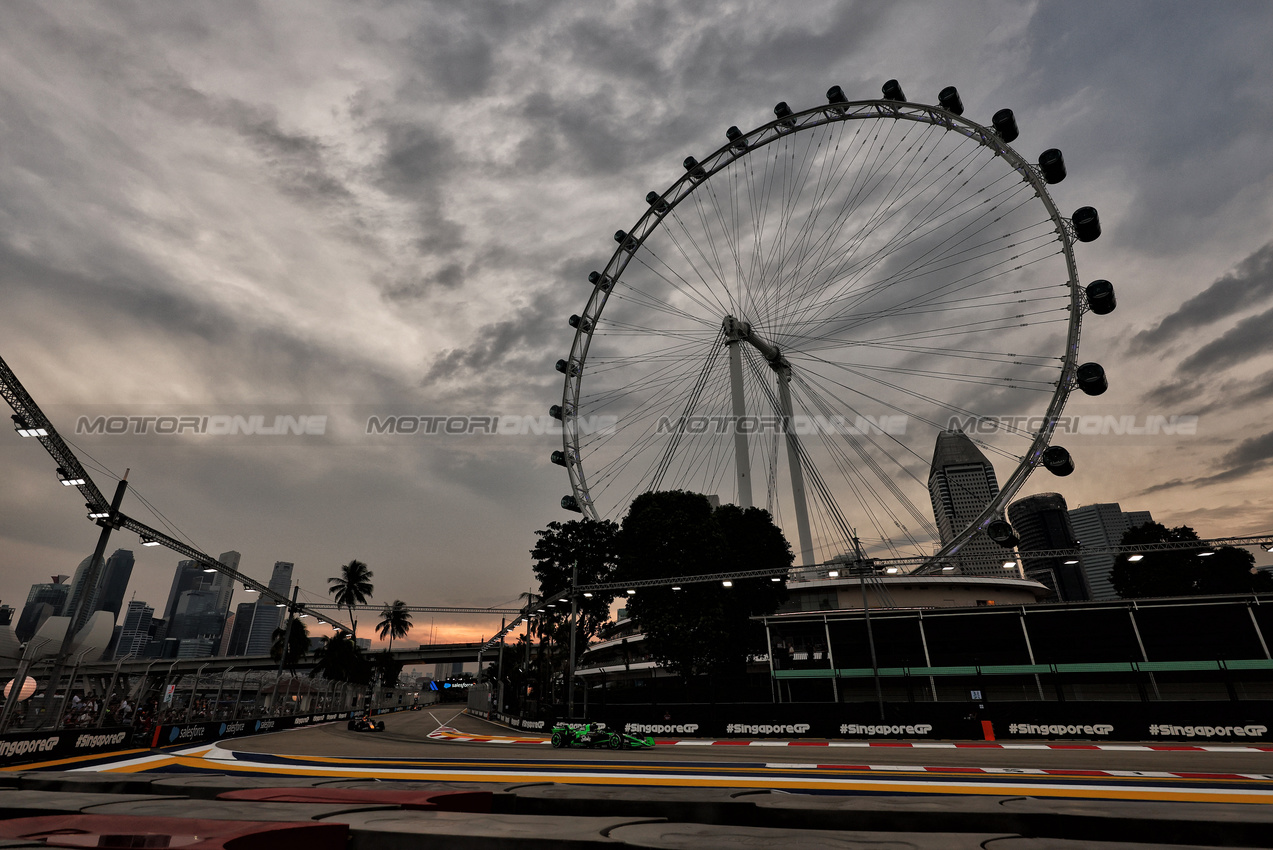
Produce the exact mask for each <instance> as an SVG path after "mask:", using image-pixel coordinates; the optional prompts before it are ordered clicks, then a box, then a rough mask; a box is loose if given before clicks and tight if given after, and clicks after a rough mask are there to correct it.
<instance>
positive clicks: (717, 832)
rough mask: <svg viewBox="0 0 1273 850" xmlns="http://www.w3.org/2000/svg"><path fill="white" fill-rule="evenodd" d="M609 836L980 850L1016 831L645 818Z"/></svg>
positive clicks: (645, 840) (631, 840) (686, 843)
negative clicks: (850, 828)
mask: <svg viewBox="0 0 1273 850" xmlns="http://www.w3.org/2000/svg"><path fill="white" fill-rule="evenodd" d="M609 837H610V839H611V840H614V841H618V842H620V843H622V844H624V845H627V846H629V847H659V848H668V850H738V848H739V847H826V848H836V847H842V848H846V849H847V848H859V850H866V848H871V850H880V848H889V850H893V848H896V850H982V848H983V847H986V846H991V847H993V846H995V845H994V844H993V843H990V844H989V845H988V842H994V841H995V840H996V839H1002V838H1013V837H1016V836H1005V835H993V834H987V833H945V832H930V833H913V832H837V831H828V830H820V829H769V828H765V827H757V826H719V825H712V824H696V823H646V824H636V825H632V826H621V827H618V828H617V829H613V830H611V831H610V833H609Z"/></svg>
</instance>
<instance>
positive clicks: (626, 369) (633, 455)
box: [551, 81, 1114, 565]
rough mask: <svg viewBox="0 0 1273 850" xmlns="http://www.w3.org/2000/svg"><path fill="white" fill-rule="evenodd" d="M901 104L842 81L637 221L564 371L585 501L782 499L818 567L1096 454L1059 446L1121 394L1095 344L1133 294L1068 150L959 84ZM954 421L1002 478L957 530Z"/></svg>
mask: <svg viewBox="0 0 1273 850" xmlns="http://www.w3.org/2000/svg"><path fill="white" fill-rule="evenodd" d="M883 95H884V96H883V97H882V98H879V99H872V100H860V101H850V100H848V98H847V97H846V96H845V94H844V93H843V92H842V91H841V89H840V87H839V86H836V87H833V88H832V89H831V90H830V91H829V92H828V93H827V102H826V103H825V104H820V105H817V106H814V107H812V108H808V109H804V110H801V111H797V110H794V109H792V108H791V107H790V106H788V104H786V103H779V104H778V105H777V107H775V109H774V119H773V120H771V121H768V122H767V123H764V124H761V125H760V126H758V127H756V128H755V129H753V130H751V131H749V132H743V131H741V130H739V129H738V128H737V127H730V128H729V129H728V131H727V132H726V133H725V143H724V144H723V145H722V146H720V147H719V148H717V149H716V150H714V151H712V152H711V153H709V154H707V155H706V156H703V157H701V158H696V157H693V156H691V157H688V158H686V159H685V161H684V169H685V170H684V173H683V174H681V175H680V176H679V177H678V179H677V180H676V181H675V182H673V183H672V184H671V186H669V187H667V188H665V189H663V190H662V191H657V190H652V191H651V192H650V193H649V194H648V196H647V197H646V199H645V204H644V207H643V209H642V210H641V214H640V215H639V217H638V218H637V220H636V223H635V224H634V225H633V226H631V227H630V228H627V229H625V230H620V231H619V232H617V233H615V234H614V239H615V244H616V246H617V247H615V248H614V250H613V253H612V254H611V255H610V257H609V260H608V262H606V263H605V265H604V266H603V267H601V268H599V269H598V270H597V271H595V272H594V273H593V274H592V275H591V276H590V280H589V284H590V288H591V292H590V293H589V294H588V295H587V296H586V297H584V296H581V300H582V301H583V302H584V303H583V308H582V310H581V311H580V312H579V313H578V314H576V315H573V316H571V317H570V324H571V326H572V327H573V328H574V331H575V335H574V339H573V343H572V345H571V348H570V354H569V356H568V357H565V358H562V360H560V361H559V362H558V364H557V368H558V370H559V371H561V372H562V373H563V374H564V375H565V380H564V387H563V395H562V400H561V403H560V404H559V405H554V406H553V407H552V409H551V413H552V414H553V415H554V416H556V417H557V418H559V419H561V420H562V423H563V429H562V430H563V445H562V449H561V451H560V452H557V453H555V454H554V456H553V460H554V462H556V463H558V464H559V465H562V466H564V467H565V468H566V469H567V471H568V473H569V479H570V485H571V491H570V493H569V495H567V496H566V497H565V498H564V499H563V500H562V505H563V507H565V508H567V509H570V510H577V511H580V512H582V513H584V514H585V515H587V516H590V517H593V518H611V519H617V518H619V517H621V516H622V514H623V512H624V511H625V510H626V507H627V505H628V504H629V503H630V501H631V500H632V498H633V497H635V496H636V495H639V494H640V493H642V492H646V491H650V490H659V489H665V490H666V489H684V490H692V491H696V492H701V493H705V494H709V495H714V496H716V497H717V498H718V499H719V500H720V501H721V502H732V503H735V504H738V505H740V506H742V507H750V506H756V507H761V508H765V509H766V510H768V511H769V512H770V513H771V514H772V515H773V516H774V519H775V521H776V522H777V523H778V524H779V525H780V526H782V527H783V528H784V529H785V530H786V532H787V536H788V538H789V539H790V540H791V541H792V544H793V549H794V550H795V551H796V554H797V563H799V564H804V565H812V564H816V563H825V562H828V561H830V560H832V559H834V558H836V557H839V556H843V555H844V554H845V553H848V552H853V551H855V549H856V550H858V551H861V552H864V553H865V554H866V555H868V556H870V557H881V558H883V557H893V558H908V557H912V558H935V557H939V556H942V555H944V554H946V553H949V552H951V551H953V550H954V549H957V548H958V547H959V546H960V545H961V544H962V543H963V542H964V541H965V540H967V539H969V538H970V537H971V536H972V535H974V534H979V533H984V531H985V528H986V527H987V525H989V524H990V523H992V522H993V521H994V520H995V519H996V518H997V517H1001V516H1002V515H1003V510H1004V508H1005V506H1006V505H1007V503H1008V502H1009V501H1010V499H1011V498H1012V495H1013V494H1014V493H1016V492H1017V491H1018V490H1019V488H1020V487H1021V485H1022V483H1023V482H1024V481H1025V480H1026V477H1027V476H1028V475H1029V474H1030V473H1031V472H1032V471H1033V470H1034V469H1035V468H1036V467H1038V466H1045V467H1046V468H1048V469H1049V470H1051V471H1052V472H1054V473H1056V474H1068V473H1069V472H1070V471H1072V470H1073V468H1074V463H1073V461H1072V460H1071V458H1070V456H1069V454H1068V452H1066V451H1065V449H1064V448H1062V447H1060V446H1053V445H1051V438H1052V436H1053V431H1054V428H1055V423H1056V421H1057V418H1058V417H1059V416H1060V414H1061V411H1062V409H1063V407H1064V405H1065V402H1066V399H1067V397H1068V396H1069V394H1070V393H1071V392H1072V391H1073V390H1074V389H1076V388H1077V389H1080V390H1082V391H1084V392H1088V393H1090V394H1099V393H1100V392H1102V391H1104V388H1105V386H1106V378H1105V375H1104V370H1103V369H1102V368H1101V367H1100V366H1099V365H1098V364H1096V363H1080V359H1079V335H1080V330H1081V327H1082V319H1083V317H1084V314H1085V313H1087V312H1095V313H1107V312H1109V311H1110V310H1112V309H1113V307H1114V295H1113V288H1112V286H1110V284H1109V283H1108V282H1107V281H1099V280H1098V281H1094V282H1090V283H1087V284H1086V285H1085V284H1084V283H1082V282H1081V280H1080V278H1079V273H1078V268H1077V264H1076V260H1075V250H1074V249H1075V246H1076V245H1077V244H1078V243H1081V242H1088V241H1091V240H1093V239H1095V238H1097V237H1098V236H1099V235H1100V224H1099V218H1098V216H1097V213H1096V210H1094V209H1092V208H1091V207H1083V206H1080V205H1076V206H1077V209H1075V211H1074V212H1073V213H1072V214H1071V215H1069V216H1066V215H1063V214H1062V212H1061V211H1060V209H1059V207H1058V204H1057V202H1055V201H1054V200H1053V198H1052V196H1051V194H1050V189H1049V187H1050V186H1054V185H1055V184H1057V183H1060V182H1061V181H1062V180H1063V179H1064V178H1065V177H1066V164H1065V161H1064V158H1063V156H1062V154H1061V152H1060V151H1058V150H1056V149H1047V150H1044V151H1043V152H1042V154H1041V155H1040V156H1038V157H1037V158H1026V157H1024V156H1022V155H1021V154H1019V153H1018V152H1017V151H1016V150H1014V149H1013V148H1012V147H1011V146H1010V144H1011V143H1012V142H1013V141H1015V140H1016V139H1017V137H1018V135H1019V129H1018V127H1017V123H1016V117H1015V115H1014V114H1013V113H1012V111H1010V110H1006V109H1005V110H1000V111H999V112H998V113H996V114H995V115H994V117H993V120H992V121H991V122H990V123H989V124H987V125H982V124H978V123H976V122H974V121H972V120H970V119H968V118H966V117H964V116H963V114H962V113H963V106H962V103H961V99H960V97H959V94H958V92H957V91H956V90H955V89H954V88H953V87H952V88H947V89H945V90H943V91H942V92H941V93H940V95H939V97H938V104H937V105H926V104H920V103H913V102H910V101H908V100H907V99H906V97H905V94H904V93H903V92H902V89H901V87H900V85H898V83H897V82H896V81H889V83H888V84H886V85H885V86H884V89H883ZM603 419H604V421H606V422H608V423H613V424H612V426H611V427H606V428H597V427H593V426H594V425H595V423H597V422H598V421H602V420H603ZM956 432H959V433H962V434H964V435H966V436H967V437H968V438H969V439H970V440H972V442H973V443H974V444H975V445H976V447H977V449H978V450H980V452H981V453H982V454H983V455H984V456H985V457H986V458H988V459H989V461H990V463H992V464H993V466H994V467H995V472H996V474H997V483H996V486H997V493H994V494H993V498H991V499H990V501H989V503H988V504H986V505H985V507H984V510H982V511H981V512H980V514H979V515H978V516H977V517H976V518H975V519H974V520H972V521H971V522H969V523H967V525H966V526H965V527H963V528H960V529H956V532H957V533H955V534H953V535H952V534H941V533H939V530H938V528H937V527H936V524H935V522H934V513H933V507H932V505H931V503H930V492H929V466H930V463H931V462H932V458H933V453H934V445H935V444H936V443H937V440H938V438H939V436H940V435H942V434H944V433H945V434H951V433H956Z"/></svg>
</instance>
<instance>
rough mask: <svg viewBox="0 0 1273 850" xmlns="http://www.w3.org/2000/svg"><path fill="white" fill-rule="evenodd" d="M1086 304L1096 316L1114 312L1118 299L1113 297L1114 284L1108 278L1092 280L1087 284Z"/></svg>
mask: <svg viewBox="0 0 1273 850" xmlns="http://www.w3.org/2000/svg"><path fill="white" fill-rule="evenodd" d="M1085 292H1086V293H1087V306H1088V307H1090V308H1091V310H1092V312H1093V313H1095V314H1096V315H1098V316H1104V315H1107V314H1109V313H1112V312H1114V308H1115V307H1117V306H1118V300H1117V299H1116V298H1115V297H1114V284H1112V283H1110V282H1109V281H1108V280H1094V281H1092V282H1091V283H1089V284H1088V285H1087V288H1086V290H1085Z"/></svg>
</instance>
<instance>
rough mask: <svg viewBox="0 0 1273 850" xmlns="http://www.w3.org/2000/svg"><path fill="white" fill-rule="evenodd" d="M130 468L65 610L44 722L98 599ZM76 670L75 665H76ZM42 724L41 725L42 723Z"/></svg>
mask: <svg viewBox="0 0 1273 850" xmlns="http://www.w3.org/2000/svg"><path fill="white" fill-rule="evenodd" d="M129 471H130V470H124V477H123V478H121V479H120V480H119V484H117V485H116V486H115V497H114V498H113V499H111V507H110V516H108V517H102V518H101V519H99V520H97V524H98V525H99V526H101V528H102V532H101V534H99V535H97V548H96V549H94V550H93V557H92V558H91V559H90V560H89V562H88V568H87V569H86V570H85V571H84V581H83V582H82V583H81V584H80V588H81V589H80V593H79V596H78V597H76V599H75V608H74V610H71V611H67V612H66V613H67V618H68V619H67V623H66V634H65V635H63V636H62V646H61V647H60V648H59V649H58V652H57V659H56V661H54V664H53V671H52V673H51V674H50V676H49V683H48V686H47V687H46V689H45V690H46V693H45V697H44V710H45V718H44V719H45V722H48V721H49V720H50V719H51V718H50V717H49V712H51V711H52V710H53V706H54V704H55V703H56V699H55V696H56V693H57V686H58V684H59V683H60V682H61V681H62V670H63V669H65V667H66V661H67V659H68V658H70V656H71V646H72V645H73V644H74V642H75V636H76V635H77V634H78V633H79V630H80V628H81V627H82V626H83V625H84V622H85V621H86V620H88V616H89V614H91V613H92V611H90V610H89V605H90V604H91V601H92V600H93V599H96V598H97V583H98V581H99V580H100V579H101V574H102V564H103V563H105V555H106V544H107V543H108V542H110V536H111V532H112V531H114V530H115V528H116V522H117V521H118V518H119V506H120V505H121V504H122V503H123V501H124V492H125V491H126V490H127V489H128V473H129ZM71 593H72V594H74V593H75V588H73V587H72V588H71ZM77 670H78V665H77ZM20 685H21V682H16V683H15V685H14V687H13V689H12V691H11V692H10V695H9V700H10V702H13V703H14V705H16V700H15V697H16V696H17V691H18V689H19V686H20ZM74 686H75V681H74V676H72V680H71V681H69V682H67V683H66V700H65V701H69V700H70V696H71V688H73V687H74ZM11 710H12V709H11V708H10V706H9V704H8V703H6V704H5V712H6V714H7V713H8V712H10V711H11ZM61 719H62V718H60V717H58V718H56V719H55V721H54V724H53V725H54V726H60V725H61ZM41 725H43V724H41Z"/></svg>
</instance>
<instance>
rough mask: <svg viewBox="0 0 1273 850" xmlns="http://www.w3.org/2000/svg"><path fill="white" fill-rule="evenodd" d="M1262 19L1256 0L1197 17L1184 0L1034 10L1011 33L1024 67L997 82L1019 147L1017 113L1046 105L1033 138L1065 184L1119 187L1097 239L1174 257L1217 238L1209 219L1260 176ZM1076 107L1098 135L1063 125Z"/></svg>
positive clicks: (1058, 3) (1264, 101) (1265, 109)
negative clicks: (1014, 102)
mask: <svg viewBox="0 0 1273 850" xmlns="http://www.w3.org/2000/svg"><path fill="white" fill-rule="evenodd" d="M1271 24H1273V19H1271V18H1270V16H1269V14H1268V9H1267V7H1265V6H1264V5H1263V4H1259V3H1226V4H1219V5H1215V6H1213V7H1212V8H1210V9H1209V13H1208V14H1206V15H1200V14H1198V10H1197V8H1196V7H1195V6H1193V5H1191V4H1189V3H1184V2H1161V3H1158V2H1145V0H1140V2H1128V3H1118V4H1109V3H1104V2H1101V0H1080V2H1071V0H1050V2H1044V3H1041V4H1039V6H1038V9H1037V11H1036V13H1035V14H1034V15H1033V16H1032V17H1031V19H1030V23H1029V27H1028V29H1027V32H1026V34H1025V39H1024V45H1023V46H1025V47H1026V49H1027V50H1028V56H1029V60H1028V63H1027V64H1028V66H1029V67H1028V68H1027V67H1024V66H1023V68H1022V79H1021V80H1020V81H1019V82H1014V83H1013V84H1012V86H1011V88H1012V89H1013V90H1014V92H1015V93H1016V95H1017V97H1019V98H1021V99H1022V101H1023V102H1021V103H1020V104H1019V105H1018V106H1016V107H1015V108H1017V109H1018V122H1019V123H1021V124H1022V126H1023V140H1022V144H1026V142H1025V139H1027V138H1029V136H1028V130H1027V129H1026V128H1028V126H1029V124H1028V123H1026V122H1027V121H1028V118H1029V116H1030V114H1031V113H1033V114H1040V115H1046V114H1047V113H1048V112H1049V110H1054V115H1056V116H1057V118H1055V119H1053V121H1052V123H1053V124H1054V125H1055V130H1054V132H1055V135H1053V136H1052V137H1051V138H1049V139H1046V140H1040V141H1036V142H1035V144H1037V145H1038V146H1039V148H1042V147H1044V146H1052V145H1055V146H1057V147H1060V148H1061V149H1062V150H1063V151H1064V152H1065V155H1066V159H1067V161H1069V162H1070V163H1071V165H1070V174H1071V178H1070V179H1074V177H1075V176H1080V175H1081V174H1083V173H1084V172H1085V171H1086V173H1088V174H1091V173H1092V171H1091V169H1102V170H1110V169H1116V170H1117V171H1118V172H1119V175H1118V176H1119V179H1120V185H1122V186H1125V187H1126V192H1127V194H1126V196H1125V197H1122V198H1120V206H1124V207H1125V208H1126V213H1125V214H1124V215H1122V216H1121V217H1120V220H1119V221H1118V227H1117V230H1110V234H1111V235H1113V236H1115V237H1116V238H1117V239H1119V240H1120V242H1122V243H1123V244H1125V245H1129V246H1135V247H1136V248H1137V249H1139V250H1144V251H1147V252H1150V253H1158V254H1163V253H1166V254H1170V255H1176V254H1179V253H1182V252H1184V251H1186V250H1187V248H1186V246H1188V245H1192V244H1194V243H1196V242H1197V241H1198V240H1199V239H1205V238H1208V237H1212V236H1214V235H1217V234H1220V233H1222V232H1223V230H1224V229H1225V224H1224V221H1225V220H1226V218H1225V217H1224V216H1222V215H1218V213H1220V212H1221V211H1222V210H1224V209H1225V207H1226V206H1227V205H1229V204H1230V203H1234V202H1235V201H1237V200H1238V199H1239V197H1240V196H1241V195H1242V194H1243V193H1244V192H1248V191H1249V189H1250V186H1251V182H1252V179H1253V175H1261V176H1262V175H1266V174H1267V172H1268V169H1267V166H1266V164H1265V159H1266V156H1267V154H1266V150H1265V149H1266V147H1267V144H1266V141H1267V139H1268V138H1269V136H1270V134H1273V91H1271V90H1270V88H1269V86H1268V85H1267V81H1266V76H1267V75H1266V73H1265V69H1264V67H1263V64H1262V63H1261V62H1253V61H1251V57H1252V56H1253V55H1255V54H1257V53H1261V52H1263V51H1264V49H1265V48H1264V45H1266V44H1267V42H1268V39H1269V36H1270V30H1271ZM1133 44H1135V45H1138V46H1141V47H1142V48H1148V46H1149V45H1152V48H1148V50H1145V49H1135V50H1129V49H1128V46H1129V45H1133ZM1185 69H1194V70H1195V71H1196V70H1197V69H1205V73H1196V72H1195V73H1190V72H1188V71H1186V70H1185ZM1168 79H1169V80H1170V81H1171V82H1170V83H1169V84H1164V81H1165V80H1168ZM1026 104H1028V105H1029V112H1026V111H1025V109H1024V106H1025V105H1026ZM1237 104H1241V106H1237ZM1080 112H1087V113H1090V114H1094V115H1101V116H1104V118H1103V119H1102V120H1101V122H1100V124H1099V128H1098V127H1097V126H1096V125H1092V124H1090V123H1089V122H1087V121H1084V120H1074V119H1073V118H1072V116H1075V115H1076V113H1080ZM1133 116H1135V117H1134V118H1133ZM1220 128H1224V129H1220ZM1035 138H1036V139H1037V136H1036V137H1035ZM1216 163H1223V167H1219V168H1217V167H1216ZM1256 179H1259V178H1256ZM1077 205H1078V204H1077V203H1076V204H1075V206H1077ZM1255 209H1258V208H1252V213H1254V212H1255ZM1106 238H1109V236H1107V237H1106Z"/></svg>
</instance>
